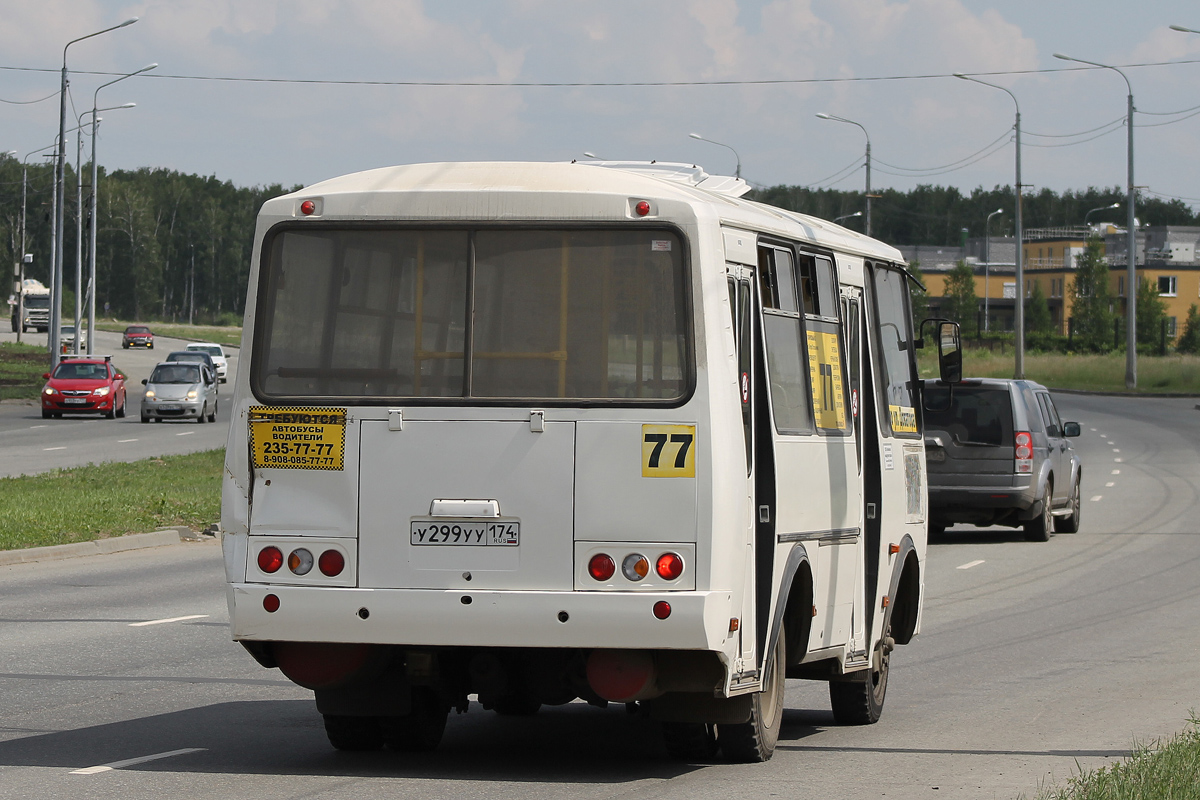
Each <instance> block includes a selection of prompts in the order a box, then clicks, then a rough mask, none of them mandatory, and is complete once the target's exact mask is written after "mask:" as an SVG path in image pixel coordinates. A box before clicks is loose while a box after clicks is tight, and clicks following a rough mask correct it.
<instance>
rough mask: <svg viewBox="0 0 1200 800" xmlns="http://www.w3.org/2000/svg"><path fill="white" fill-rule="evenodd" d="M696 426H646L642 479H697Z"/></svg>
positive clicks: (644, 430) (643, 440) (643, 436)
mask: <svg viewBox="0 0 1200 800" xmlns="http://www.w3.org/2000/svg"><path fill="white" fill-rule="evenodd" d="M695 445H696V426H695V425H643V426H642V477H643V478H694V477H696V447H695Z"/></svg>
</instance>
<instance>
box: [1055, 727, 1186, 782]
mask: <svg viewBox="0 0 1200 800" xmlns="http://www.w3.org/2000/svg"><path fill="white" fill-rule="evenodd" d="M1197 722H1198V720H1197V719H1196V718H1195V717H1193V718H1192V719H1191V720H1190V723H1191V724H1190V727H1188V728H1187V729H1186V730H1184V731H1182V732H1181V733H1178V734H1176V735H1175V736H1174V737H1173V738H1172V739H1171V740H1170V741H1167V742H1156V743H1154V744H1152V745H1139V746H1137V747H1135V748H1134V751H1133V753H1132V754H1130V755H1129V757H1127V758H1126V759H1125V760H1124V761H1121V762H1118V763H1116V764H1113V765H1112V766H1110V767H1102V768H1101V769H1098V770H1094V771H1091V772H1086V773H1082V774H1080V775H1078V776H1076V777H1074V778H1072V779H1071V780H1069V781H1068V782H1067V785H1066V786H1062V787H1053V788H1048V789H1047V788H1043V789H1042V790H1041V791H1040V792H1038V795H1037V796H1038V800H1150V798H1153V799H1154V800H1195V798H1197V797H1200V731H1197V729H1196V725H1197Z"/></svg>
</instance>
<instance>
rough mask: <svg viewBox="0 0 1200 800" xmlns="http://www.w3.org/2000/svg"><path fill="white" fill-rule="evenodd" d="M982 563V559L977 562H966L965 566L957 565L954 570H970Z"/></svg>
mask: <svg viewBox="0 0 1200 800" xmlns="http://www.w3.org/2000/svg"><path fill="white" fill-rule="evenodd" d="M982 563H983V559H982V558H981V559H979V560H978V561H968V562H967V563H966V564H959V565H958V566H957V567H955V569H970V568H971V567H978V566H979V565H980V564H982Z"/></svg>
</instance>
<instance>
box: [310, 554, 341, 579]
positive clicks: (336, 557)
mask: <svg viewBox="0 0 1200 800" xmlns="http://www.w3.org/2000/svg"><path fill="white" fill-rule="evenodd" d="M317 567H318V568H319V569H320V570H321V574H322V575H326V576H328V577H330V578H332V577H334V576H335V575H341V574H342V570H344V569H345V568H346V557H345V556H343V555H342V554H341V552H340V551H338V550H326V551H325V552H324V553H321V557H320V558H319V559H317Z"/></svg>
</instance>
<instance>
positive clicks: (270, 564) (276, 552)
mask: <svg viewBox="0 0 1200 800" xmlns="http://www.w3.org/2000/svg"><path fill="white" fill-rule="evenodd" d="M282 566H283V551H282V550H280V549H279V548H278V547H275V546H273V545H272V546H270V547H264V548H263V549H262V550H259V551H258V568H259V569H261V570H262V571H263V572H265V573H267V574H268V575H270V574H271V573H273V572H278V571H279V568H280V567H282Z"/></svg>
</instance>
